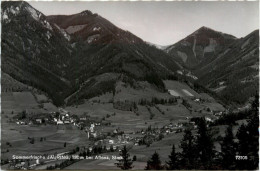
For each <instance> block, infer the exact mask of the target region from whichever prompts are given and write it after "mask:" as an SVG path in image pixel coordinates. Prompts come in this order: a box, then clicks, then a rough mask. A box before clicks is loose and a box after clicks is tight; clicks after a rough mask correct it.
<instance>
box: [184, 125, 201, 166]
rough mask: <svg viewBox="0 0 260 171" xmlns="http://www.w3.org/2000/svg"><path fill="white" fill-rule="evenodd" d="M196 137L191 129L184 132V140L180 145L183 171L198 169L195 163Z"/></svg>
mask: <svg viewBox="0 0 260 171" xmlns="http://www.w3.org/2000/svg"><path fill="white" fill-rule="evenodd" d="M194 139H195V138H194V136H193V135H192V132H191V130H190V129H186V130H185V132H184V136H183V139H182V141H181V144H180V148H181V149H182V152H181V154H180V156H181V160H180V165H181V169H182V168H184V169H193V168H196V166H195V161H196V157H197V155H196V154H197V149H196V146H195V141H194Z"/></svg>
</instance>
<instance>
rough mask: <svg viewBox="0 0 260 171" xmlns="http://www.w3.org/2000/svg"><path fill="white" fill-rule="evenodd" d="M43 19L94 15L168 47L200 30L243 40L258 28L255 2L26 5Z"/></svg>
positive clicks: (48, 3)
mask: <svg viewBox="0 0 260 171" xmlns="http://www.w3.org/2000/svg"><path fill="white" fill-rule="evenodd" d="M29 3H30V4H31V5H32V6H33V7H34V8H36V9H37V10H39V11H41V12H42V13H43V14H45V15H54V14H65V15H69V14H75V13H79V12H81V11H84V10H90V11H92V12H93V13H98V14H99V15H101V16H102V17H103V18H106V19H108V20H109V21H111V22H112V23H113V24H115V25H116V26H118V27H120V28H121V29H124V30H128V31H130V32H132V33H133V34H135V35H137V36H138V37H140V38H142V39H143V40H144V41H148V42H151V43H154V44H158V45H170V44H174V43H176V42H178V41H179V40H181V39H183V38H185V37H186V36H187V35H189V34H191V33H192V32H194V31H196V30H197V29H199V28H200V27H202V26H206V27H209V28H211V29H214V30H216V31H221V32H223V33H228V34H232V35H234V36H236V37H238V38H240V37H244V36H246V35H247V34H249V33H250V32H252V31H254V30H256V29H258V28H259V4H258V2H245V1H244V2H237V1H236V2H227V1H226V2H220V1H215V2H205V1H204V2H201V1H200V2H187V1H186V2H184V1H182V2H177V1H175V2H169V1H167V2H166V1H161V2H158V1H157V2H156V1H154V2H144V1H142V2H141V1H138V2H137V1H132V2H131V1H121V2H118V1H117V2H115V1H114V2H112V1H110V2H106V1H101V2H97V1H94V2H82V1H81V2H80V1H77V2H71V1H70V2H69V1H63V2H53V1H35V2H29Z"/></svg>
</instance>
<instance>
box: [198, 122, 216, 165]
mask: <svg viewBox="0 0 260 171" xmlns="http://www.w3.org/2000/svg"><path fill="white" fill-rule="evenodd" d="M197 149H198V154H199V159H200V166H201V167H203V168H205V169H209V168H210V167H211V165H212V161H213V157H214V144H213V139H212V134H211V132H210V130H209V129H208V128H207V124H206V120H205V119H204V118H201V119H200V121H199V123H198V136H197Z"/></svg>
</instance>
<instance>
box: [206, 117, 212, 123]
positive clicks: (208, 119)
mask: <svg viewBox="0 0 260 171" xmlns="http://www.w3.org/2000/svg"><path fill="white" fill-rule="evenodd" d="M205 120H206V121H208V122H213V121H212V119H211V118H209V117H205Z"/></svg>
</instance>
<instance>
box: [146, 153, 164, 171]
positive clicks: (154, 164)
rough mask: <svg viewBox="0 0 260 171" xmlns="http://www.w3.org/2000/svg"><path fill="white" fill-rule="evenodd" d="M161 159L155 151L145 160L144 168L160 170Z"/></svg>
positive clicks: (161, 167)
mask: <svg viewBox="0 0 260 171" xmlns="http://www.w3.org/2000/svg"><path fill="white" fill-rule="evenodd" d="M162 169H163V166H162V165H161V160H160V156H159V154H158V153H157V152H156V151H155V152H154V154H153V155H152V157H151V159H149V160H148V161H147V166H146V167H145V170H162Z"/></svg>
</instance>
